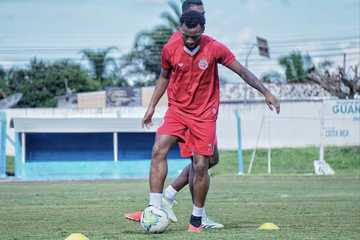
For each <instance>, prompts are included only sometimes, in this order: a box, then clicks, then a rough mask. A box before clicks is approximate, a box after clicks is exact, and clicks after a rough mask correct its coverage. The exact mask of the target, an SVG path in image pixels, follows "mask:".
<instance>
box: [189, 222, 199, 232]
mask: <svg viewBox="0 0 360 240" xmlns="http://www.w3.org/2000/svg"><path fill="white" fill-rule="evenodd" d="M202 231H203V227H202V226H200V227H195V226H193V225H191V224H189V228H188V232H190V233H201V232H202Z"/></svg>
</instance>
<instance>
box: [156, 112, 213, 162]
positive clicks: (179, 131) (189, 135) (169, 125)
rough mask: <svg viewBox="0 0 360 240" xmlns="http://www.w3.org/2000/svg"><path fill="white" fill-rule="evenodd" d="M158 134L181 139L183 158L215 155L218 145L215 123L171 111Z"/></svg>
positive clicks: (180, 145) (166, 115)
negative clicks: (197, 155)
mask: <svg viewBox="0 0 360 240" xmlns="http://www.w3.org/2000/svg"><path fill="white" fill-rule="evenodd" d="M157 134H158V135H170V136H176V137H178V138H180V142H179V147H180V155H181V156H182V157H191V156H193V155H194V154H199V155H203V156H212V155H214V147H215V145H216V122H215V121H207V122H203V121H196V120H194V119H189V118H186V117H184V116H182V115H181V114H179V113H176V112H174V111H171V110H170V109H169V110H168V111H167V112H166V114H165V117H164V121H163V123H162V124H161V126H160V127H159V128H158V130H157Z"/></svg>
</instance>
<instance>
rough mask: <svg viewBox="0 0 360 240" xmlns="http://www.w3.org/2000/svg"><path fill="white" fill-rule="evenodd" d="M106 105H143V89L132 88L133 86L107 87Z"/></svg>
mask: <svg viewBox="0 0 360 240" xmlns="http://www.w3.org/2000/svg"><path fill="white" fill-rule="evenodd" d="M106 106H107V107H123V106H129V107H130V106H131V107H133V106H141V89H140V88H131V87H121V88H120V87H119V88H115V87H112V88H107V89H106Z"/></svg>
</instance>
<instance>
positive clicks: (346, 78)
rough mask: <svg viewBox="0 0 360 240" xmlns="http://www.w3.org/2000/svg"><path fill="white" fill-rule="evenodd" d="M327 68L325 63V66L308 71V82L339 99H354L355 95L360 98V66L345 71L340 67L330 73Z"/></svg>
mask: <svg viewBox="0 0 360 240" xmlns="http://www.w3.org/2000/svg"><path fill="white" fill-rule="evenodd" d="M328 66H329V65H328V63H325V66H319V67H317V68H316V67H313V68H312V69H310V71H309V73H308V77H307V78H308V80H309V81H310V82H313V83H315V84H318V85H319V86H321V87H322V88H323V89H325V90H326V91H328V92H329V93H330V94H331V95H333V96H336V97H338V98H340V99H354V98H355V95H356V94H358V95H359V96H360V71H359V70H360V69H359V67H360V65H356V66H352V67H350V69H349V70H347V71H346V70H345V69H344V68H341V67H339V68H337V69H336V70H335V71H331V70H330V69H328V68H327V67H328Z"/></svg>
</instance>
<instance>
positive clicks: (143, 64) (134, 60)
mask: <svg viewBox="0 0 360 240" xmlns="http://www.w3.org/2000/svg"><path fill="white" fill-rule="evenodd" d="M169 7H170V11H165V12H163V13H162V14H161V18H162V19H164V20H165V22H164V24H162V25H158V26H155V27H154V28H153V29H152V30H149V31H141V32H139V33H138V34H137V36H136V38H135V42H134V47H133V49H132V50H131V52H130V53H128V54H127V55H125V56H124V57H123V58H122V62H123V63H122V67H124V68H125V69H126V73H127V76H130V77H133V76H135V77H136V78H137V79H142V81H137V82H136V83H135V85H136V86H149V85H154V84H155V82H156V80H157V77H158V76H159V75H160V72H161V51H162V48H163V46H164V45H165V43H166V42H167V41H168V39H169V38H170V36H171V35H172V34H173V33H174V32H175V31H176V30H177V27H178V26H179V24H180V16H181V11H180V7H179V5H178V4H177V3H176V2H175V1H169Z"/></svg>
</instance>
